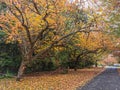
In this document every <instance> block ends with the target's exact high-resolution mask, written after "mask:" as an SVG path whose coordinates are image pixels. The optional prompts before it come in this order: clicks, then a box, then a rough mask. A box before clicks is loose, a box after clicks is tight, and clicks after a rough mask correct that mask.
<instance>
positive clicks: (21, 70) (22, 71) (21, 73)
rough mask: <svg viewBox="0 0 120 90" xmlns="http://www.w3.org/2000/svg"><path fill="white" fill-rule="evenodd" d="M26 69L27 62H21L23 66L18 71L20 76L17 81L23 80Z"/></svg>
mask: <svg viewBox="0 0 120 90" xmlns="http://www.w3.org/2000/svg"><path fill="white" fill-rule="evenodd" d="M25 68H26V66H25V62H24V61H22V62H21V65H20V67H19V70H18V74H17V78H16V81H20V79H21V78H22V75H23V73H24V70H25Z"/></svg>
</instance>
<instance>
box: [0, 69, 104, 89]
mask: <svg viewBox="0 0 120 90" xmlns="http://www.w3.org/2000/svg"><path fill="white" fill-rule="evenodd" d="M102 71H103V68H91V69H79V70H78V71H73V70H70V71H69V72H68V74H59V73H56V72H43V73H35V74H31V75H26V76H25V77H24V79H23V80H22V81H20V82H16V81H15V78H12V79H11V78H10V79H1V80H0V90H76V88H77V87H79V86H82V85H84V84H85V83H86V82H88V81H89V80H91V79H92V78H93V77H95V76H96V75H97V74H99V73H100V72H102Z"/></svg>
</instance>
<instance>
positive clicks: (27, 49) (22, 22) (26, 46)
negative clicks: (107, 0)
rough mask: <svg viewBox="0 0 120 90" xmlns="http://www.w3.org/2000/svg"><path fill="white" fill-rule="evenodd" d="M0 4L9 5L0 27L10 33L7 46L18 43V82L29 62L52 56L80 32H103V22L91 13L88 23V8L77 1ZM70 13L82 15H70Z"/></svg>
mask: <svg viewBox="0 0 120 90" xmlns="http://www.w3.org/2000/svg"><path fill="white" fill-rule="evenodd" d="M0 1H1V3H4V5H5V6H6V11H4V12H1V14H0V20H1V22H0V27H2V29H3V31H4V32H6V34H7V37H8V38H7V40H6V42H7V43H9V42H11V41H12V42H17V43H18V47H19V50H20V52H21V56H22V62H21V65H20V68H19V70H18V75H17V80H20V79H21V76H22V75H23V73H24V70H25V68H26V65H27V64H28V63H30V62H31V61H33V60H36V59H37V58H44V57H47V56H49V51H50V50H51V49H52V48H55V47H58V46H61V45H63V44H64V43H67V42H68V41H69V40H70V38H71V37H73V36H75V35H76V34H77V33H79V32H84V33H90V32H91V31H95V32H96V31H97V32H98V31H101V28H99V27H98V24H100V23H96V19H97V18H98V17H96V15H95V14H94V13H93V12H91V13H90V14H89V20H87V19H88V18H87V16H86V14H84V12H82V11H83V10H85V9H86V8H85V7H80V6H81V4H80V3H81V2H78V0H76V2H72V3H71V2H69V1H67V0H4V1H3V0H0ZM78 3H79V4H78ZM83 8H84V9H83ZM76 10H78V11H76ZM91 10H92V9H91ZM70 12H72V13H74V12H78V13H79V14H74V15H72V14H71V15H70ZM88 13H89V12H88ZM76 15H77V16H76ZM90 15H91V16H90ZM82 16H84V17H82Z"/></svg>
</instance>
